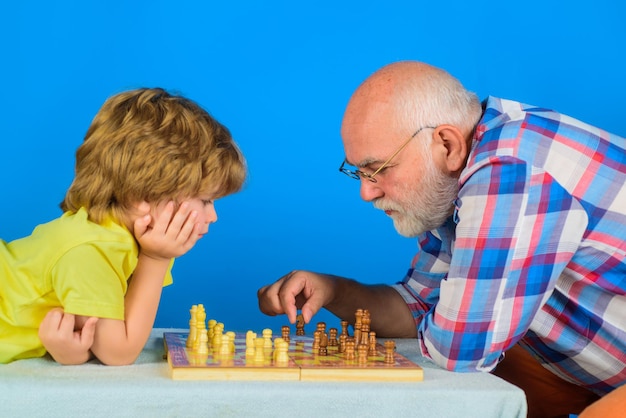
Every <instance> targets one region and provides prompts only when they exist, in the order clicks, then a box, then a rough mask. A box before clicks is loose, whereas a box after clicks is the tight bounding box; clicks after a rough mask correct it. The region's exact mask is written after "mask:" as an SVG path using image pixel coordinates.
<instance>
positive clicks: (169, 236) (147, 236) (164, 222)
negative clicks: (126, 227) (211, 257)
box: [133, 202, 202, 260]
mask: <svg viewBox="0 0 626 418" xmlns="http://www.w3.org/2000/svg"><path fill="white" fill-rule="evenodd" d="M144 203H145V202H144ZM145 204H146V203H145ZM174 211H175V207H174V202H168V203H167V204H166V205H165V207H164V208H163V210H162V211H157V210H155V211H153V213H154V212H158V213H157V214H154V215H144V216H142V217H139V218H137V220H135V224H134V230H133V233H134V235H135V238H136V239H137V242H138V243H139V247H140V250H141V252H142V253H143V254H144V255H146V256H148V257H151V258H154V259H167V260H170V259H172V258H175V257H179V256H181V255H183V254H185V253H186V252H187V251H189V250H190V249H191V248H193V246H194V245H195V244H196V242H197V241H198V239H199V238H200V232H201V229H202V225H201V224H200V223H197V222H196V219H197V217H198V213H197V212H196V211H192V210H191V209H190V207H189V203H188V202H183V203H181V205H180V207H179V208H178V210H177V211H176V213H174Z"/></svg>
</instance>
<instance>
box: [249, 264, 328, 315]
mask: <svg viewBox="0 0 626 418" xmlns="http://www.w3.org/2000/svg"><path fill="white" fill-rule="evenodd" d="M334 293H335V281H334V280H333V278H332V277H331V276H328V275H325V274H318V273H312V272H309V271H301V270H296V271H292V272H291V273H289V274H287V275H285V276H283V277H281V278H280V279H278V281H276V282H275V283H273V284H271V285H268V286H264V287H262V288H260V289H259V290H258V292H257V296H258V298H259V309H261V312H263V313H264V314H266V315H271V316H274V315H282V314H286V315H287V318H288V319H289V322H290V323H292V324H293V323H294V322H295V321H296V316H297V313H298V309H300V310H301V311H302V317H303V318H304V321H305V322H306V323H309V321H310V320H311V318H313V315H315V314H316V313H317V312H318V311H319V310H320V309H321V308H323V307H324V306H326V305H327V304H328V303H330V302H331V301H332V300H333V298H334Z"/></svg>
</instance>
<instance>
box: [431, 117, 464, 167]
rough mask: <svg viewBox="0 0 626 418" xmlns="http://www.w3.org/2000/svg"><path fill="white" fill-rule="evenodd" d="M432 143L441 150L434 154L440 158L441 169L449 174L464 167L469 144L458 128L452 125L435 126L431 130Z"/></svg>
mask: <svg viewBox="0 0 626 418" xmlns="http://www.w3.org/2000/svg"><path fill="white" fill-rule="evenodd" d="M433 145H434V146H435V147H436V149H437V147H438V149H439V150H440V151H441V152H437V153H436V154H434V155H436V156H438V157H439V158H440V160H439V161H440V164H442V165H443V167H441V168H442V169H445V170H447V171H448V172H449V173H450V174H455V173H456V174H458V173H459V172H460V171H461V170H463V169H464V168H465V161H466V160H467V155H468V153H469V146H468V143H467V140H466V138H465V136H464V135H463V133H462V132H461V130H460V129H459V128H457V127H456V126H452V125H439V126H437V127H436V128H435V131H434V132H433Z"/></svg>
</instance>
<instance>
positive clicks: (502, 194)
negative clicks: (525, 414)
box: [396, 97, 626, 394]
mask: <svg viewBox="0 0 626 418" xmlns="http://www.w3.org/2000/svg"><path fill="white" fill-rule="evenodd" d="M625 183H626V140H625V139H624V138H620V137H618V136H616V135H612V134H610V133H608V132H605V131H603V130H601V129H598V128H594V127H592V126H589V125H587V124H585V123H582V122H580V121H577V120H575V119H572V118H570V117H568V116H565V115H562V114H558V113H555V112H553V111H551V110H548V109H542V108H537V107H534V106H528V105H525V104H521V103H517V102H513V101H508V100H502V99H497V98H493V97H490V98H488V99H487V101H486V105H485V112H484V114H483V118H482V120H481V121H480V122H479V124H478V127H477V128H476V133H475V136H474V143H473V148H472V151H471V153H470V156H469V160H468V163H467V167H466V168H465V170H464V171H463V172H462V173H461V176H460V179H459V184H460V191H459V195H458V199H457V200H456V201H455V206H456V209H455V212H454V215H453V216H452V217H451V218H450V219H449V220H448V222H447V223H445V224H444V225H442V226H441V227H440V228H438V229H437V230H434V231H430V232H428V233H425V234H422V235H420V236H419V239H418V247H419V250H420V251H419V252H418V253H417V255H416V256H415V258H414V259H413V262H412V265H411V269H410V270H409V272H408V273H407V276H406V278H405V279H404V281H403V282H402V283H401V284H398V285H396V289H397V290H398V291H399V292H400V293H401V294H402V295H403V297H404V298H405V300H406V301H407V303H408V304H409V307H410V309H411V310H412V312H413V316H414V317H415V321H416V324H417V330H418V339H419V341H420V346H421V350H422V352H423V354H424V355H425V356H427V357H430V358H432V359H433V360H434V361H435V362H436V363H437V364H439V365H441V366H443V367H446V368H447V369H450V370H456V371H490V370H492V369H493V368H495V366H496V365H497V364H498V362H499V360H500V359H501V357H502V356H503V353H504V352H505V351H506V350H507V349H508V348H510V347H511V346H512V345H514V344H516V343H517V342H518V341H520V340H521V342H522V345H524V346H525V347H526V348H527V349H529V350H530V351H531V352H533V353H534V354H535V355H536V356H537V357H538V358H539V359H540V360H541V361H542V362H544V363H545V366H546V367H547V368H549V369H550V370H551V371H553V372H554V373H555V374H557V375H559V376H561V377H562V378H563V379H565V380H568V381H571V382H574V383H577V384H580V385H583V386H586V387H588V388H590V389H592V390H594V391H596V392H598V393H600V394H602V393H606V392H609V391H610V390H612V389H613V388H615V387H617V386H619V385H621V384H624V383H626V260H625V258H624V254H625V253H626V185H625Z"/></svg>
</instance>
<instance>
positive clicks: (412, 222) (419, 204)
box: [373, 158, 459, 237]
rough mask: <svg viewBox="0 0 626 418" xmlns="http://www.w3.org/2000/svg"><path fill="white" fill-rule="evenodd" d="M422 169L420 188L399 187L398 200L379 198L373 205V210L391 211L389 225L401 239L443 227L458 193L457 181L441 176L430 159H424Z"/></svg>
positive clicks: (401, 185)
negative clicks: (424, 162)
mask: <svg viewBox="0 0 626 418" xmlns="http://www.w3.org/2000/svg"><path fill="white" fill-rule="evenodd" d="M425 169H426V171H425V173H424V174H423V175H422V179H421V186H419V185H418V186H417V187H416V186H414V185H409V184H407V183H402V184H400V185H399V191H400V196H401V198H400V200H399V201H392V200H385V198H379V199H376V200H374V202H373V204H374V207H376V208H377V209H381V210H392V211H394V212H393V213H392V215H391V218H392V219H393V225H394V227H395V228H396V231H398V233H399V234H400V235H402V236H405V237H415V236H417V235H419V234H421V233H423V232H426V231H431V230H433V229H435V228H437V227H439V226H441V225H443V223H444V222H445V221H446V219H447V218H448V217H449V216H450V215H451V214H452V211H453V209H454V206H453V202H454V200H455V199H456V198H457V195H458V193H459V185H458V180H457V179H456V178H454V177H450V176H447V175H445V174H444V173H442V172H441V171H440V170H439V169H438V168H437V167H436V166H435V163H434V161H432V158H431V159H427V161H426V167H425Z"/></svg>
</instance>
